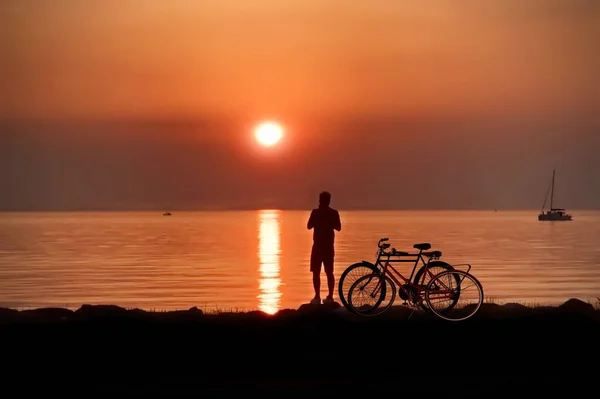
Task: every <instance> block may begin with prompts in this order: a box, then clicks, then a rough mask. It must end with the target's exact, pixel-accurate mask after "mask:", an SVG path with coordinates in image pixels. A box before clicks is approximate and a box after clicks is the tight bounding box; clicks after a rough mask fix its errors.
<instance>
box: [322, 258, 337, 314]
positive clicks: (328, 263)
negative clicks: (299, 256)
mask: <svg viewBox="0 0 600 399" xmlns="http://www.w3.org/2000/svg"><path fill="white" fill-rule="evenodd" d="M323 266H324V269H325V275H326V276H327V291H328V294H327V298H325V300H326V301H327V302H331V303H333V290H334V289H335V276H334V274H333V254H331V255H328V256H327V257H325V259H323Z"/></svg>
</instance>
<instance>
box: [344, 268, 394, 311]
mask: <svg viewBox="0 0 600 399" xmlns="http://www.w3.org/2000/svg"><path fill="white" fill-rule="evenodd" d="M386 299H387V300H386ZM395 299H396V285H395V284H394V282H393V281H392V280H391V279H390V278H389V277H387V276H385V277H383V276H382V275H381V273H373V274H368V275H366V276H363V277H361V278H359V279H358V280H356V281H355V282H354V284H352V287H350V291H348V305H349V308H350V310H351V311H352V312H354V313H356V314H359V315H361V316H377V315H380V314H382V313H383V312H385V311H386V310H388V309H389V308H390V307H391V306H392V304H393V303H394V300H395Z"/></svg>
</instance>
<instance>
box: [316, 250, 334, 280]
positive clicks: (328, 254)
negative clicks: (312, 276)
mask: <svg viewBox="0 0 600 399" xmlns="http://www.w3.org/2000/svg"><path fill="white" fill-rule="evenodd" d="M334 257H335V251H334V249H333V248H319V247H315V246H313V247H312V251H311V253H310V271H311V272H319V273H320V272H321V265H323V266H324V267H325V273H328V272H331V273H333V258H334Z"/></svg>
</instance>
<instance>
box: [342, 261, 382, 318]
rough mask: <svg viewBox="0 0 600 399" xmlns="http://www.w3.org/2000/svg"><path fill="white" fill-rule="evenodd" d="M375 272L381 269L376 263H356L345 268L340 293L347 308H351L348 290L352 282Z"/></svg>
mask: <svg viewBox="0 0 600 399" xmlns="http://www.w3.org/2000/svg"><path fill="white" fill-rule="evenodd" d="M373 273H379V269H378V268H377V267H376V266H375V265H373V264H371V263H366V262H358V263H354V264H352V265H350V266H348V267H347V268H346V270H344V272H343V273H342V275H341V276H340V279H339V282H338V295H339V297H340V301H341V302H342V304H343V305H344V307H345V308H346V309H348V310H351V309H350V307H349V306H348V292H349V291H350V287H351V286H352V284H354V283H355V282H356V280H358V279H359V278H361V277H363V276H366V275H368V274H373Z"/></svg>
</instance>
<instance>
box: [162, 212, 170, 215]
mask: <svg viewBox="0 0 600 399" xmlns="http://www.w3.org/2000/svg"><path fill="white" fill-rule="evenodd" d="M163 216H171V212H165V213H163Z"/></svg>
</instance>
